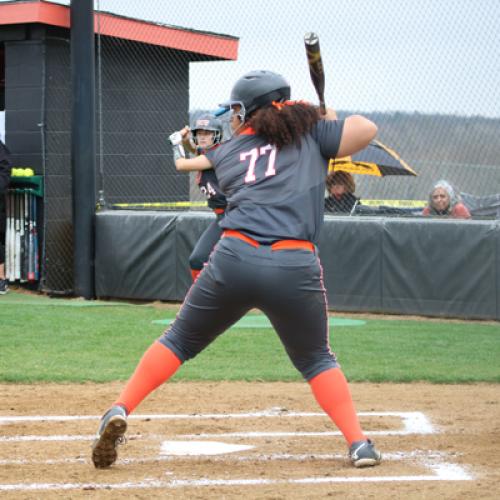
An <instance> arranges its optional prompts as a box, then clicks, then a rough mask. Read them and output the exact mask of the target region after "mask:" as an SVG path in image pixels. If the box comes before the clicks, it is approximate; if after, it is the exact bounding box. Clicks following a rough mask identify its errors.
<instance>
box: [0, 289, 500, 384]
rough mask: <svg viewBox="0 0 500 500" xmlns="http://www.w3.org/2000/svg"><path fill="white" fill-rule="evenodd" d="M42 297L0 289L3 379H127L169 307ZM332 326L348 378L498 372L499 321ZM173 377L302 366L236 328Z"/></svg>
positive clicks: (479, 377)
mask: <svg viewBox="0 0 500 500" xmlns="http://www.w3.org/2000/svg"><path fill="white" fill-rule="evenodd" d="M6 297H9V299H8V300H4V298H6ZM40 299H41V300H38V298H37V296H34V298H33V297H32V296H29V302H30V303H29V304H28V303H25V302H26V301H24V302H23V299H22V296H20V294H15V293H14V294H12V293H11V294H9V295H7V296H5V297H1V298H0V382H23V383H31V382H85V381H93V382H107V381H112V380H125V379H127V378H128V377H129V375H130V374H131V373H132V371H133V370H134V368H135V366H136V364H137V361H138V360H139V358H140V356H141V355H142V353H143V352H144V350H145V349H146V348H147V347H148V346H149V345H150V344H151V342H153V341H154V340H155V339H156V338H158V337H159V336H160V335H161V333H162V331H163V329H164V326H162V325H161V324H153V323H152V321H154V320H161V319H165V318H172V317H174V315H175V311H171V310H162V309H158V308H155V307H152V306H145V305H142V306H137V305H135V306H134V305H127V304H116V303H102V302H97V301H96V302H78V301H74V300H73V301H64V300H61V299H50V300H49V299H47V298H42V297H40ZM100 305H106V307H99V306H100ZM75 306H79V307H75ZM92 306H94V307H92ZM345 317H348V315H346V316H345ZM331 336H332V338H331V346H332V349H333V350H334V351H335V352H336V353H337V356H338V358H339V361H340V363H341V365H342V368H343V370H344V372H345V373H346V376H347V377H348V378H349V380H351V381H371V382H411V381H420V380H421V381H429V382H434V383H459V382H500V363H499V362H498V360H499V359H500V325H499V324H494V323H489V324H485V323H483V322H463V323H458V322H435V321H415V320H404V319H401V320H383V319H377V320H366V324H365V325H362V326H354V327H343V326H337V327H334V328H332V329H331ZM174 380H264V381H276V380H283V381H292V380H300V375H299V374H298V373H297V372H296V371H295V369H294V368H293V367H292V365H291V363H290V361H289V360H288V358H287V356H286V354H285V352H284V350H283V348H282V346H281V344H280V342H279V341H278V338H277V336H276V334H275V332H274V331H273V330H271V329H252V328H246V329H245V328H238V329H233V330H230V331H228V332H226V333H225V334H224V335H222V336H221V337H220V338H219V339H217V340H216V341H215V342H214V343H213V344H212V345H211V346H209V347H208V349H206V350H205V351H204V352H202V353H201V354H200V355H199V356H198V357H197V358H195V359H194V360H191V361H189V362H188V363H186V364H185V365H184V366H183V367H182V368H181V369H180V370H179V372H178V373H177V374H176V375H175V378H174Z"/></svg>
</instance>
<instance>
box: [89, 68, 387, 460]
mask: <svg viewBox="0 0 500 500" xmlns="http://www.w3.org/2000/svg"><path fill="white" fill-rule="evenodd" d="M289 98H290V86H289V84H288V83H287V81H286V80H285V79H284V78H283V77H282V76H281V75H278V74H276V73H273V72H270V71H252V72H250V73H247V74H246V75H244V76H243V77H241V78H240V79H239V80H238V81H237V82H236V83H235V85H234V87H233V89H232V92H231V99H230V101H229V102H227V103H225V104H224V105H225V106H226V107H228V108H230V109H231V110H232V116H231V127H232V129H233V137H232V138H231V139H230V140H229V141H226V142H224V143H223V144H221V145H220V146H219V147H218V148H216V149H212V150H210V151H207V152H206V154H204V155H200V156H197V157H196V158H191V159H187V158H185V157H184V153H183V148H182V144H181V141H179V143H178V144H176V145H174V147H173V150H174V157H175V158H176V160H175V161H176V167H177V168H178V169H179V170H186V171H188V170H203V169H210V168H214V169H215V172H216V174H217V179H218V180H219V183H220V186H221V188H222V190H223V191H224V193H225V194H226V196H227V200H228V208H227V210H226V215H225V217H224V219H223V220H222V221H221V226H222V228H223V230H224V232H223V237H222V238H221V239H220V241H219V242H218V243H217V245H216V247H215V250H214V251H213V252H212V254H211V255H210V259H209V261H208V264H207V265H206V266H205V267H204V268H203V270H202V272H201V273H200V275H199V276H198V279H197V280H196V282H195V283H194V284H193V285H192V287H191V289H190V290H189V292H188V293H187V295H186V298H185V300H184V303H183V305H182V307H181V309H180V311H179V313H178V314H177V317H176V319H175V321H174V323H172V325H171V326H170V328H169V329H167V330H166V331H165V333H164V334H163V335H162V336H161V337H160V338H159V339H158V341H156V342H154V343H153V344H152V345H151V346H150V347H149V349H148V350H147V351H146V352H145V354H144V355H143V357H142V359H141V360H140V362H139V364H138V365H137V368H136V370H135V372H134V374H133V375H132V376H131V378H130V379H129V381H128V382H127V384H126V385H125V387H124V389H123V391H122V393H121V394H120V395H119V397H118V399H117V400H116V401H115V402H114V404H113V405H112V406H111V408H110V409H109V410H108V411H107V412H106V413H105V414H104V416H103V417H102V419H101V423H100V425H99V428H98V432H97V436H96V439H95V442H94V444H93V448H92V460H93V462H94V465H95V466H96V467H98V468H104V467H109V466H110V465H111V464H112V463H113V462H114V461H115V460H116V457H117V452H116V447H117V445H118V444H119V443H120V442H121V441H122V440H123V439H124V434H125V431H126V428H127V415H128V414H129V413H131V412H132V411H133V410H134V409H135V408H136V407H137V405H138V404H139V403H140V402H141V401H142V400H143V399H144V398H145V397H146V396H147V395H148V394H150V393H151V392H152V391H153V390H154V389H156V388H157V387H158V386H159V385H160V384H162V383H163V382H165V381H167V380H168V379H169V378H170V377H171V376H172V375H173V374H174V373H175V372H176V371H177V369H178V368H179V367H180V365H181V364H182V363H184V362H185V361H187V360H189V359H191V358H193V357H194V356H196V355H197V354H198V353H199V352H201V351H202V350H203V349H204V348H205V347H207V346H208V345H209V344H210V343H211V342H212V341H213V340H214V339H216V338H217V337H218V336H219V335H220V334H221V333H223V332H224V331H226V330H227V329H228V328H229V327H230V326H231V325H233V324H234V323H236V322H237V321H238V320H239V319H240V318H241V317H242V316H243V315H244V314H245V313H247V312H248V311H249V310H250V309H252V308H258V309H260V310H261V311H262V312H264V313H265V314H266V315H267V317H268V318H269V319H270V321H271V323H272V325H273V327H274V329H275V330H276V332H277V334H278V336H279V338H280V340H281V342H282V344H283V346H284V348H285V350H286V352H287V354H288V356H289V358H290V360H291V361H292V363H293V364H294V366H295V367H296V368H297V369H298V370H299V371H300V372H301V374H302V375H303V377H304V378H305V379H306V380H307V382H308V383H309V385H310V387H311V390H312V392H313V394H314V396H315V398H316V400H317V401H318V403H319V405H320V406H321V407H322V408H323V409H324V411H325V412H326V413H327V414H328V415H329V417H330V418H331V420H332V422H333V423H334V424H335V425H336V426H337V427H338V428H339V429H340V431H341V432H342V434H343V435H344V437H345V439H346V441H347V445H348V447H349V457H350V460H351V462H352V464H353V465H354V466H356V467H364V466H372V465H377V464H379V463H380V461H381V454H380V453H379V452H378V451H377V450H376V448H375V446H374V444H373V443H372V442H371V441H370V440H369V439H368V438H367V437H366V436H365V434H364V433H363V431H362V429H361V426H360V424H359V421H358V417H357V414H356V410H355V408H354V403H353V401H352V398H351V394H350V390H349V386H348V384H347V381H346V379H345V377H344V375H343V373H342V371H341V369H340V366H339V365H338V363H337V359H336V357H335V354H334V353H333V352H332V351H331V349H330V346H329V343H328V314H327V299H326V294H325V288H324V285H323V278H322V268H321V265H320V261H319V257H318V252H317V247H316V242H317V240H318V236H319V232H320V228H321V225H322V222H323V210H324V206H323V205H324V201H323V195H324V191H325V177H326V174H327V168H328V159H329V158H331V157H335V156H348V155H351V154H353V153H355V152H357V151H359V150H360V149H363V148H364V147H366V146H367V145H368V143H369V142H370V140H371V139H373V137H374V136H375V134H376V132H377V127H376V126H375V124H374V123H372V122H371V121H370V120H368V119H366V118H364V117H362V116H359V115H353V116H349V117H347V118H346V119H345V120H336V114H335V112H334V111H333V110H328V112H327V114H326V115H325V116H322V117H320V113H319V110H318V108H317V107H314V106H310V105H307V104H305V103H301V102H295V103H294V102H290V101H288V99H289Z"/></svg>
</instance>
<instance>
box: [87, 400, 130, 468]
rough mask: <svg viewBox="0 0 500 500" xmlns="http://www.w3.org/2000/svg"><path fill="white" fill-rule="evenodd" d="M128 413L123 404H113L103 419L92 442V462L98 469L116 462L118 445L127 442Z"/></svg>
mask: <svg viewBox="0 0 500 500" xmlns="http://www.w3.org/2000/svg"><path fill="white" fill-rule="evenodd" d="M126 430H127V413H126V411H125V408H123V406H112V407H111V409H109V410H108V411H107V412H106V413H105V414H104V416H103V417H102V419H101V423H100V425H99V429H98V431H97V436H96V439H95V441H94V443H93V444H92V462H94V465H95V467H96V468H97V469H105V468H106V467H109V466H110V465H112V464H114V463H115V462H116V458H117V456H118V453H117V451H116V447H117V446H118V445H120V444H124V443H125V441H126V440H125V436H124V434H125V431H126Z"/></svg>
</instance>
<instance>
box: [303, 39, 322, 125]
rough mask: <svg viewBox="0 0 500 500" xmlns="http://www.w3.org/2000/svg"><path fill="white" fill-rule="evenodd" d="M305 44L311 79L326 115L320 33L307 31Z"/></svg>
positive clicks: (320, 106)
mask: <svg viewBox="0 0 500 500" xmlns="http://www.w3.org/2000/svg"><path fill="white" fill-rule="evenodd" d="M304 44H305V46H306V54H307V62H308V63H309V71H310V73H311V80H312V82H313V85H314V88H315V90H316V94H318V98H319V110H320V112H321V114H322V115H325V114H326V106H325V71H324V69H323V61H322V60H321V51H320V49H319V37H318V35H316V33H306V35H305V36H304Z"/></svg>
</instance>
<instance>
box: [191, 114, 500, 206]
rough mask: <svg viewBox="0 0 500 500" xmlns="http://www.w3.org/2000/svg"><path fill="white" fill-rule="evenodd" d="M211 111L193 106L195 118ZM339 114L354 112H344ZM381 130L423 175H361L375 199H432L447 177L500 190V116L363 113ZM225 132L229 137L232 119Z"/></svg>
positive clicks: (463, 185) (367, 194)
mask: <svg viewBox="0 0 500 500" xmlns="http://www.w3.org/2000/svg"><path fill="white" fill-rule="evenodd" d="M202 112H206V111H205V110H193V111H192V112H191V118H192V119H194V118H195V117H196V116H198V115H199V114H200V113H202ZM338 114H339V117H340V118H343V117H345V116H347V115H348V114H351V113H349V112H346V111H339V112H338ZM363 114H364V115H365V116H367V117H369V118H370V119H371V120H373V121H374V122H375V123H376V124H377V125H378V129H379V133H378V137H377V138H378V139H379V140H380V141H382V142H383V143H384V144H386V145H387V146H389V147H391V148H392V149H394V150H395V151H396V152H397V153H398V154H399V155H400V156H401V157H402V158H403V159H404V160H405V161H407V162H408V163H409V164H410V165H411V166H412V167H413V168H414V169H415V170H416V171H417V173H418V174H419V176H418V177H417V178H415V177H406V176H405V177H390V178H389V177H386V178H384V179H383V180H381V179H377V178H369V177H368V176H357V177H356V181H357V185H358V188H357V193H358V194H359V195H361V196H362V197H364V198H375V199H426V198H427V195H428V192H429V189H430V187H431V186H432V184H433V183H434V182H435V181H437V180H439V179H447V180H449V181H450V182H451V183H452V184H454V185H455V186H456V188H457V189H458V190H459V191H462V192H467V193H470V194H474V195H476V196H482V195H489V194H496V193H499V192H500V118H484V117H481V116H454V115H440V114H429V115H425V114H420V113H403V112H394V113H363ZM222 118H223V120H224V121H225V134H226V137H227V136H228V135H229V133H230V132H229V126H228V124H227V118H226V119H224V116H223V117H222Z"/></svg>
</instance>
